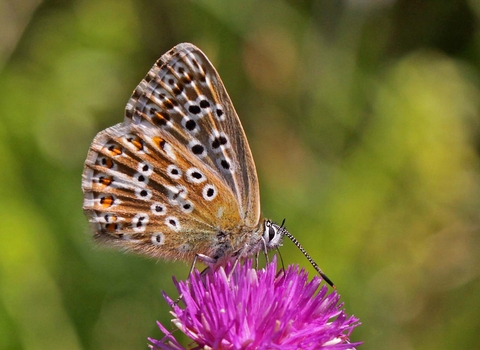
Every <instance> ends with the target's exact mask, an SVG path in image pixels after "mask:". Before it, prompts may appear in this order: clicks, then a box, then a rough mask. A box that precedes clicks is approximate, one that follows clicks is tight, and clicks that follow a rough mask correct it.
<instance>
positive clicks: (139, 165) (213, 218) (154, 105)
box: [82, 44, 283, 264]
mask: <svg viewBox="0 0 480 350" xmlns="http://www.w3.org/2000/svg"><path fill="white" fill-rule="evenodd" d="M82 189H83V192H84V196H85V198H84V205H83V208H84V211H85V213H86V215H87V217H88V218H89V221H90V223H91V225H92V228H93V231H94V232H95V238H96V239H97V240H98V241H100V242H102V243H105V244H107V245H113V246H117V247H120V248H123V249H126V250H129V251H134V252H138V253H141V254H145V255H149V256H153V257H157V258H163V259H174V260H176V259H179V260H184V261H192V260H193V259H194V258H195V257H196V256H205V257H209V258H210V259H211V261H214V262H215V263H218V264H222V263H223V262H224V261H225V260H227V259H230V258H238V257H246V256H250V255H253V254H255V253H257V252H259V251H266V250H268V249H272V248H275V247H277V246H279V245H280V244H281V240H282V237H283V235H282V230H281V227H280V226H278V225H275V224H273V223H271V222H270V221H269V220H265V219H263V218H262V217H261V214H260V196H259V185H258V179H257V174H256V170H255V164H254V161H253V157H252V154H251V151H250V148H249V145H248V142H247V139H246V136H245V133H244V131H243V128H242V125H241V123H240V120H239V118H238V116H237V114H236V112H235V109H234V107H233V104H232V102H231V100H230V97H229V96H228V94H227V92H226V90H225V87H224V85H223V83H222V81H221V79H220V77H219V75H218V73H217V72H216V70H215V68H214V67H213V65H212V64H211V63H210V61H209V60H208V59H207V58H206V56H205V55H204V54H203V53H202V52H201V51H200V50H199V49H198V48H196V47H195V46H194V45H192V44H180V45H177V46H176V47H174V48H173V49H172V50H170V51H169V52H167V53H166V54H165V55H163V56H162V57H161V58H160V59H159V60H158V61H157V62H156V63H155V65H154V66H153V67H152V68H151V69H150V71H149V72H148V74H147V76H146V77H145V78H144V79H143V80H142V81H141V82H140V84H139V85H138V86H137V88H136V89H135V90H134V92H133V94H132V96H131V98H130V100H129V101H128V103H127V106H126V111H125V119H124V121H123V123H120V124H117V125H114V126H112V127H110V128H107V129H105V130H103V131H101V132H100V133H98V134H97V136H96V137H95V139H94V140H93V142H92V145H91V146H90V150H89V153H88V155H87V160H86V162H85V170H84V173H83V177H82Z"/></svg>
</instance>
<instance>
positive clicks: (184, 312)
mask: <svg viewBox="0 0 480 350" xmlns="http://www.w3.org/2000/svg"><path fill="white" fill-rule="evenodd" d="M232 267H233V264H231V263H229V264H227V266H225V268H223V267H220V268H218V269H217V270H215V271H209V272H208V273H207V274H206V275H204V276H202V275H201V274H200V273H199V272H198V271H195V272H194V273H193V274H192V275H191V276H190V277H189V279H188V280H187V281H180V282H177V281H176V280H175V279H174V283H175V285H176V287H177V289H178V292H179V293H180V295H182V301H183V303H184V304H185V307H183V308H182V307H180V306H179V305H178V304H177V303H175V302H174V301H173V300H172V299H171V298H169V297H168V296H167V295H166V294H165V293H164V298H165V299H166V300H167V302H168V303H169V304H170V306H171V307H172V311H171V314H172V315H173V317H174V319H173V320H172V322H173V324H174V325H175V326H176V327H177V328H178V329H179V330H180V331H182V332H183V333H185V334H186V335H187V336H188V337H190V338H191V339H192V341H193V344H194V345H193V349H329V350H340V349H342V350H343V349H355V346H357V345H359V344H360V343H350V342H349V336H350V333H351V332H352V330H353V328H355V327H356V326H358V325H359V324H360V323H359V320H358V319H357V318H355V317H354V316H348V315H347V314H346V313H345V311H344V310H343V303H340V304H339V299H340V296H339V295H338V293H337V292H336V291H333V292H332V293H330V294H327V292H328V287H327V286H325V285H324V286H322V287H320V282H321V278H320V277H318V276H315V277H314V278H313V279H312V280H311V281H308V274H307V272H306V271H305V270H304V269H302V270H300V269H299V267H298V265H290V266H289V267H288V268H287V270H286V271H284V272H283V273H281V274H277V263H276V259H275V258H274V259H273V261H272V262H271V263H269V264H267V266H266V267H265V268H264V269H260V270H257V269H253V268H252V260H247V261H246V262H245V264H243V265H242V264H238V265H237V266H236V267H234V268H233V271H232ZM319 287H320V289H319ZM317 291H318V292H317ZM158 326H159V328H160V330H161V331H162V332H163V333H164V334H165V337H164V338H163V339H161V340H155V339H149V340H150V342H151V345H150V348H151V349H154V350H159V349H162V350H166V349H168V350H170V349H175V350H178V349H185V348H184V347H183V346H181V345H180V343H178V341H177V340H176V339H175V338H174V336H173V334H172V333H171V332H169V331H168V330H167V329H166V328H165V327H164V326H162V324H160V323H158Z"/></svg>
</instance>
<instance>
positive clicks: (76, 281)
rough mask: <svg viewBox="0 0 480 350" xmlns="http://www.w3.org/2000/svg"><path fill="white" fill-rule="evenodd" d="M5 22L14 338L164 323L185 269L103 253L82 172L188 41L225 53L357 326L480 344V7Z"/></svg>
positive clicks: (378, 339)
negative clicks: (91, 152)
mask: <svg viewBox="0 0 480 350" xmlns="http://www.w3.org/2000/svg"><path fill="white" fill-rule="evenodd" d="M0 33H1V35H0V72H1V73H0V108H1V112H0V113H1V117H0V125H1V127H0V136H1V137H0V164H1V166H0V208H1V209H0V234H1V241H0V242H1V250H0V348H1V349H49V350H54V349H73V350H76V349H146V348H147V337H148V336H151V337H156V338H160V337H161V336H162V334H161V333H160V331H159V330H158V329H157V327H156V324H155V321H156V320H160V321H162V322H163V323H164V324H167V325H168V322H169V319H170V318H171V317H170V316H169V314H168V311H169V308H168V307H167V305H166V303H165V302H164V300H163V298H162V297H161V294H160V291H161V290H165V291H166V292H167V293H169V294H170V295H176V294H175V291H174V288H173V285H172V283H171V276H172V275H176V276H177V277H178V278H184V277H185V276H186V275H187V272H188V268H189V267H188V266H187V265H185V264H182V263H165V262H161V261H160V262H157V261H152V260H148V259H144V258H142V257H138V256H131V255H126V254H122V253H119V252H117V251H109V250H101V249H97V248H95V247H94V246H93V244H92V243H91V241H90V236H89V232H88V228H87V221H86V219H85V217H84V216H83V213H82V209H81V207H82V193H81V189H80V182H81V174H82V169H83V162H84V160H85V156H86V153H87V150H88V147H89V144H90V142H91V141H92V139H93V137H94V135H95V134H96V133H97V132H98V131H100V130H102V129H104V128H105V127H108V126H110V125H113V124H115V123H118V122H120V121H121V120H122V119H123V112H124V107H125V104H126V102H127V100H128V98H129V96H130V94H131V92H132V90H133V89H134V88H135V86H136V85H137V84H138V83H139V81H140V80H141V79H142V78H143V77H144V75H145V74H146V73H147V71H148V70H149V69H150V67H151V66H152V64H153V63H154V62H155V60H156V59H157V58H158V57H160V55H162V54H163V53H164V52H166V51H167V50H169V49H170V48H171V47H173V46H174V45H175V44H177V43H180V42H192V43H194V44H196V45H197V46H199V47H200V48H201V49H202V50H203V51H204V52H205V53H206V54H207V55H208V57H209V58H210V60H211V61H212V62H213V63H214V64H215V66H216V67H217V69H218V71H219V73H220V75H221V76H222V78H223V80H224V83H225V85H226V87H227V89H228V91H229V93H230V95H231V97H232V100H233V102H234V104H235V106H236V109H237V111H238V114H239V115H240V118H241V120H242V122H243V125H244V127H245V130H246V133H247V135H248V138H249V141H250V145H251V148H252V151H253V154H254V157H255V160H256V164H257V169H258V172H259V178H260V182H261V190H262V206H263V212H264V213H265V215H266V216H268V217H270V218H272V219H274V220H276V221H281V220H282V219H283V218H284V217H285V218H287V224H288V228H289V230H290V231H291V232H292V233H293V234H294V235H296V237H297V238H298V239H299V240H300V242H302V244H303V245H304V246H306V248H307V250H308V252H309V253H310V254H311V255H312V257H314V258H315V260H316V261H317V262H318V263H319V265H320V266H321V267H322V269H323V270H324V271H325V272H326V273H327V274H328V276H329V277H331V278H332V279H333V280H334V282H335V283H336V284H337V287H338V291H339V293H340V294H341V295H342V300H343V301H344V302H345V308H346V310H347V311H348V313H350V314H354V315H356V316H358V317H359V318H360V319H361V321H362V323H363V324H362V326H361V327H359V328H357V329H356V330H355V331H354V333H353V336H352V340H354V341H360V340H362V341H364V342H365V345H363V347H362V348H364V349H394V350H397V349H399V350H400V349H401V350H409V349H479V348H480V345H479V343H478V331H479V329H480V307H479V304H480V280H479V272H480V263H479V260H480V237H479V231H480V203H479V202H480V196H479V194H480V171H479V160H480V156H479V151H480V138H479V136H480V118H479V111H480V109H479V107H480V106H479V102H480V99H479V97H480V95H479V89H480V2H479V1H475V0H471V1H468V0H464V1H462V0H459V1H430V2H427V1H411V0H399V1H392V0H390V1H389V0H383V1H382V0H376V1H374V0H356V1H355V0H354V1H307V0H305V1H294V0H291V1H221V0H217V1H214V0H198V1H174V0H171V1H148V0H143V1H140V0H138V1H135V0H69V1H40V0H24V1H15V0H1V1H0ZM282 254H283V256H284V259H285V261H286V264H290V263H299V264H301V265H302V266H305V267H306V268H307V269H308V270H309V271H310V272H311V273H312V274H313V273H314V272H313V269H312V268H311V267H310V266H309V264H308V262H307V260H306V259H305V258H304V257H303V256H302V255H301V253H300V252H299V251H298V250H297V249H296V248H295V247H294V246H293V244H291V242H285V244H284V247H283V249H282Z"/></svg>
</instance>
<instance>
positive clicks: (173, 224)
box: [165, 216, 180, 231]
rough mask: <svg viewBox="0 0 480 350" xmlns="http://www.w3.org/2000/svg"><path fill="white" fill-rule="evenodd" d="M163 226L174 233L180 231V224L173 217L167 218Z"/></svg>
mask: <svg viewBox="0 0 480 350" xmlns="http://www.w3.org/2000/svg"><path fill="white" fill-rule="evenodd" d="M165 224H166V225H167V226H168V227H170V228H171V229H172V230H174V231H178V230H180V222H179V221H178V219H177V218H176V217H175V216H169V217H168V218H166V219H165Z"/></svg>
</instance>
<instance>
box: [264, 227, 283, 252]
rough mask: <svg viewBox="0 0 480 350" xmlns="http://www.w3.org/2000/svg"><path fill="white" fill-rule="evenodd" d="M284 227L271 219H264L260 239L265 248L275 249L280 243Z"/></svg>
mask: <svg viewBox="0 0 480 350" xmlns="http://www.w3.org/2000/svg"><path fill="white" fill-rule="evenodd" d="M284 231H286V230H285V227H284V226H283V224H282V225H277V224H275V223H274V222H272V221H271V220H265V221H264V223H263V234H262V239H263V242H264V244H265V248H266V250H270V249H275V248H277V247H280V246H281V245H282V239H283V236H284Z"/></svg>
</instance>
